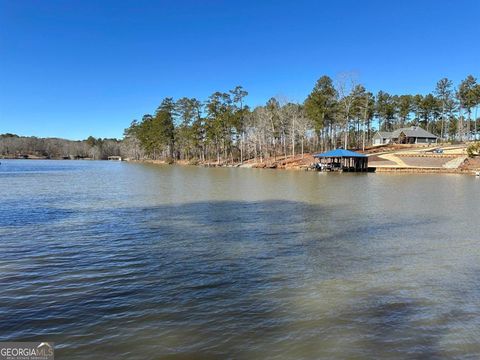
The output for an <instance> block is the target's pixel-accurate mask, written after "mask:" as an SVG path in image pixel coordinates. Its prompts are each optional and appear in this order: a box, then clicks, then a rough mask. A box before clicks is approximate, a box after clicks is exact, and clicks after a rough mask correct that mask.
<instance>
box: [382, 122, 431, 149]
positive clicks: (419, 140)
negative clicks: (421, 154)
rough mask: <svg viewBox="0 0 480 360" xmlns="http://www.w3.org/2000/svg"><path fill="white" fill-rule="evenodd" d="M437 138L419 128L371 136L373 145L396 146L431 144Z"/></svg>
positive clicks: (413, 127)
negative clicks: (392, 144) (393, 144)
mask: <svg viewBox="0 0 480 360" xmlns="http://www.w3.org/2000/svg"><path fill="white" fill-rule="evenodd" d="M437 141H438V137H437V136H435V135H433V134H432V133H430V132H428V131H426V130H425V129H422V128H421V127H419V126H411V127H408V128H401V129H397V130H395V131H393V132H385V131H378V132H377V133H376V134H375V135H374V136H373V145H382V144H389V143H396V144H432V143H436V142H437Z"/></svg>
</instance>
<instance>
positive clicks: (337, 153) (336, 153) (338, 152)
mask: <svg viewBox="0 0 480 360" xmlns="http://www.w3.org/2000/svg"><path fill="white" fill-rule="evenodd" d="M313 157H314V158H334V157H344V158H345V157H347V158H352V157H367V156H366V155H363V154H359V153H356V152H354V151H350V150H345V149H335V150H330V151H327V152H325V153H322V154H315V155H313Z"/></svg>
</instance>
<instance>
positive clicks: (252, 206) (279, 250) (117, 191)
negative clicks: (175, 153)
mask: <svg viewBox="0 0 480 360" xmlns="http://www.w3.org/2000/svg"><path fill="white" fill-rule="evenodd" d="M479 204H480V179H477V178H475V177H470V176H459V175H381V174H319V173H314V172H288V171H279V170H255V169H227V168H221V169H206V168H197V167H179V166H154V165H145V164H130V163H123V162H95V161H90V162H89V161H29V160H11V161H10V160H2V163H1V165H0V341H37V340H38V341H53V342H55V343H56V346H55V347H56V356H57V358H58V359H69V360H70V359H102V358H115V359H162V358H174V359H198V358H202V359H209V358H211V359H217V358H218V359H223V358H232V359H265V358H271V359H320V358H321V359H375V358H383V359H407V358H408V359H444V358H448V359H477V358H479V357H480V222H479V219H478V216H479Z"/></svg>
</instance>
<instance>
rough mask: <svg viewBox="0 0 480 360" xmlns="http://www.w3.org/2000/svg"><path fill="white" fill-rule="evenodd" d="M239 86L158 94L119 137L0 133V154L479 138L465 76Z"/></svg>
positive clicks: (208, 153) (287, 151) (265, 148)
mask: <svg viewBox="0 0 480 360" xmlns="http://www.w3.org/2000/svg"><path fill="white" fill-rule="evenodd" d="M247 96H248V92H247V91H246V90H245V89H244V88H243V87H241V86H237V87H235V88H234V89H232V90H230V91H227V92H215V93H213V94H212V95H211V96H210V97H209V98H208V99H206V100H203V101H202V100H198V99H196V98H187V97H183V98H180V99H178V100H174V99H173V98H170V97H167V98H165V99H163V100H162V101H161V103H160V105H159V106H158V108H157V109H156V110H155V111H154V112H153V114H145V115H143V116H142V117H141V119H140V120H138V119H137V120H133V121H132V123H131V124H130V126H129V127H128V128H127V129H125V132H124V138H123V139H121V140H119V139H96V138H93V137H89V138H88V139H86V140H82V141H70V140H64V139H52V138H49V139H41V138H36V137H21V136H17V135H15V134H3V135H0V154H1V155H2V157H21V156H27V155H30V156H31V155H33V156H39V157H45V158H71V159H79V158H91V159H106V158H108V157H109V156H121V157H123V158H126V159H131V160H164V161H166V162H168V163H174V162H177V161H186V162H190V163H192V164H195V163H217V164H234V163H243V162H244V161H246V160H249V159H255V161H258V162H263V161H264V159H268V158H276V157H277V156H284V157H285V158H287V156H292V155H293V156H295V155H299V154H304V153H306V152H310V153H311V152H317V151H325V150H329V149H333V148H339V147H343V148H345V149H359V150H362V149H365V147H366V146H369V145H371V143H372V138H373V135H374V134H375V133H376V131H389V132H390V131H394V130H396V129H399V128H403V127H405V126H412V125H415V126H420V127H422V128H423V129H425V130H427V131H429V132H431V133H432V134H435V135H436V136H438V137H439V138H440V140H441V141H444V142H447V141H448V142H451V143H455V142H465V141H473V140H479V134H478V130H479V124H478V120H479V118H478V116H477V111H478V107H479V106H480V84H478V83H477V80H476V78H475V77H474V76H472V75H468V76H467V77H466V78H465V79H464V80H463V81H461V82H460V83H459V84H458V85H457V86H456V87H454V84H453V82H452V81H451V80H449V79H447V78H443V79H441V80H440V81H438V83H437V84H436V87H435V89H433V91H432V93H429V94H426V95H420V94H395V95H393V94H389V93H387V92H385V91H379V92H378V93H377V94H375V95H374V94H373V93H372V92H369V91H368V90H367V89H366V88H365V87H364V86H363V85H362V84H359V83H357V82H356V81H355V78H354V76H352V75H348V74H344V75H340V76H339V77H338V78H337V79H336V80H333V79H332V78H330V77H329V76H322V77H321V78H320V79H319V80H318V81H317V82H316V84H315V86H314V87H313V90H312V91H311V93H310V94H309V95H308V96H307V98H306V99H305V100H304V101H303V102H294V101H290V100H289V99H286V98H282V97H272V98H271V99H269V100H268V101H267V102H266V104H264V105H262V106H257V107H255V108H251V107H249V106H248V105H246V99H247Z"/></svg>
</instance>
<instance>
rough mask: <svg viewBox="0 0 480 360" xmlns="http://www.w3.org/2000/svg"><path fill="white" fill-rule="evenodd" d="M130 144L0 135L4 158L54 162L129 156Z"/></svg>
mask: <svg viewBox="0 0 480 360" xmlns="http://www.w3.org/2000/svg"><path fill="white" fill-rule="evenodd" d="M127 153H128V149H127V144H126V143H124V142H123V141H121V140H117V139H100V138H98V139H96V138H94V137H93V136H90V137H88V138H87V139H85V140H79V141H73V140H66V139H58V138H38V137H35V136H18V135H16V134H10V133H6V134H0V155H2V156H3V157H22V156H32V155H33V156H38V157H43V158H50V159H64V158H68V159H85V158H88V159H94V160H104V159H107V158H108V156H115V155H116V156H121V155H122V154H127Z"/></svg>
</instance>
